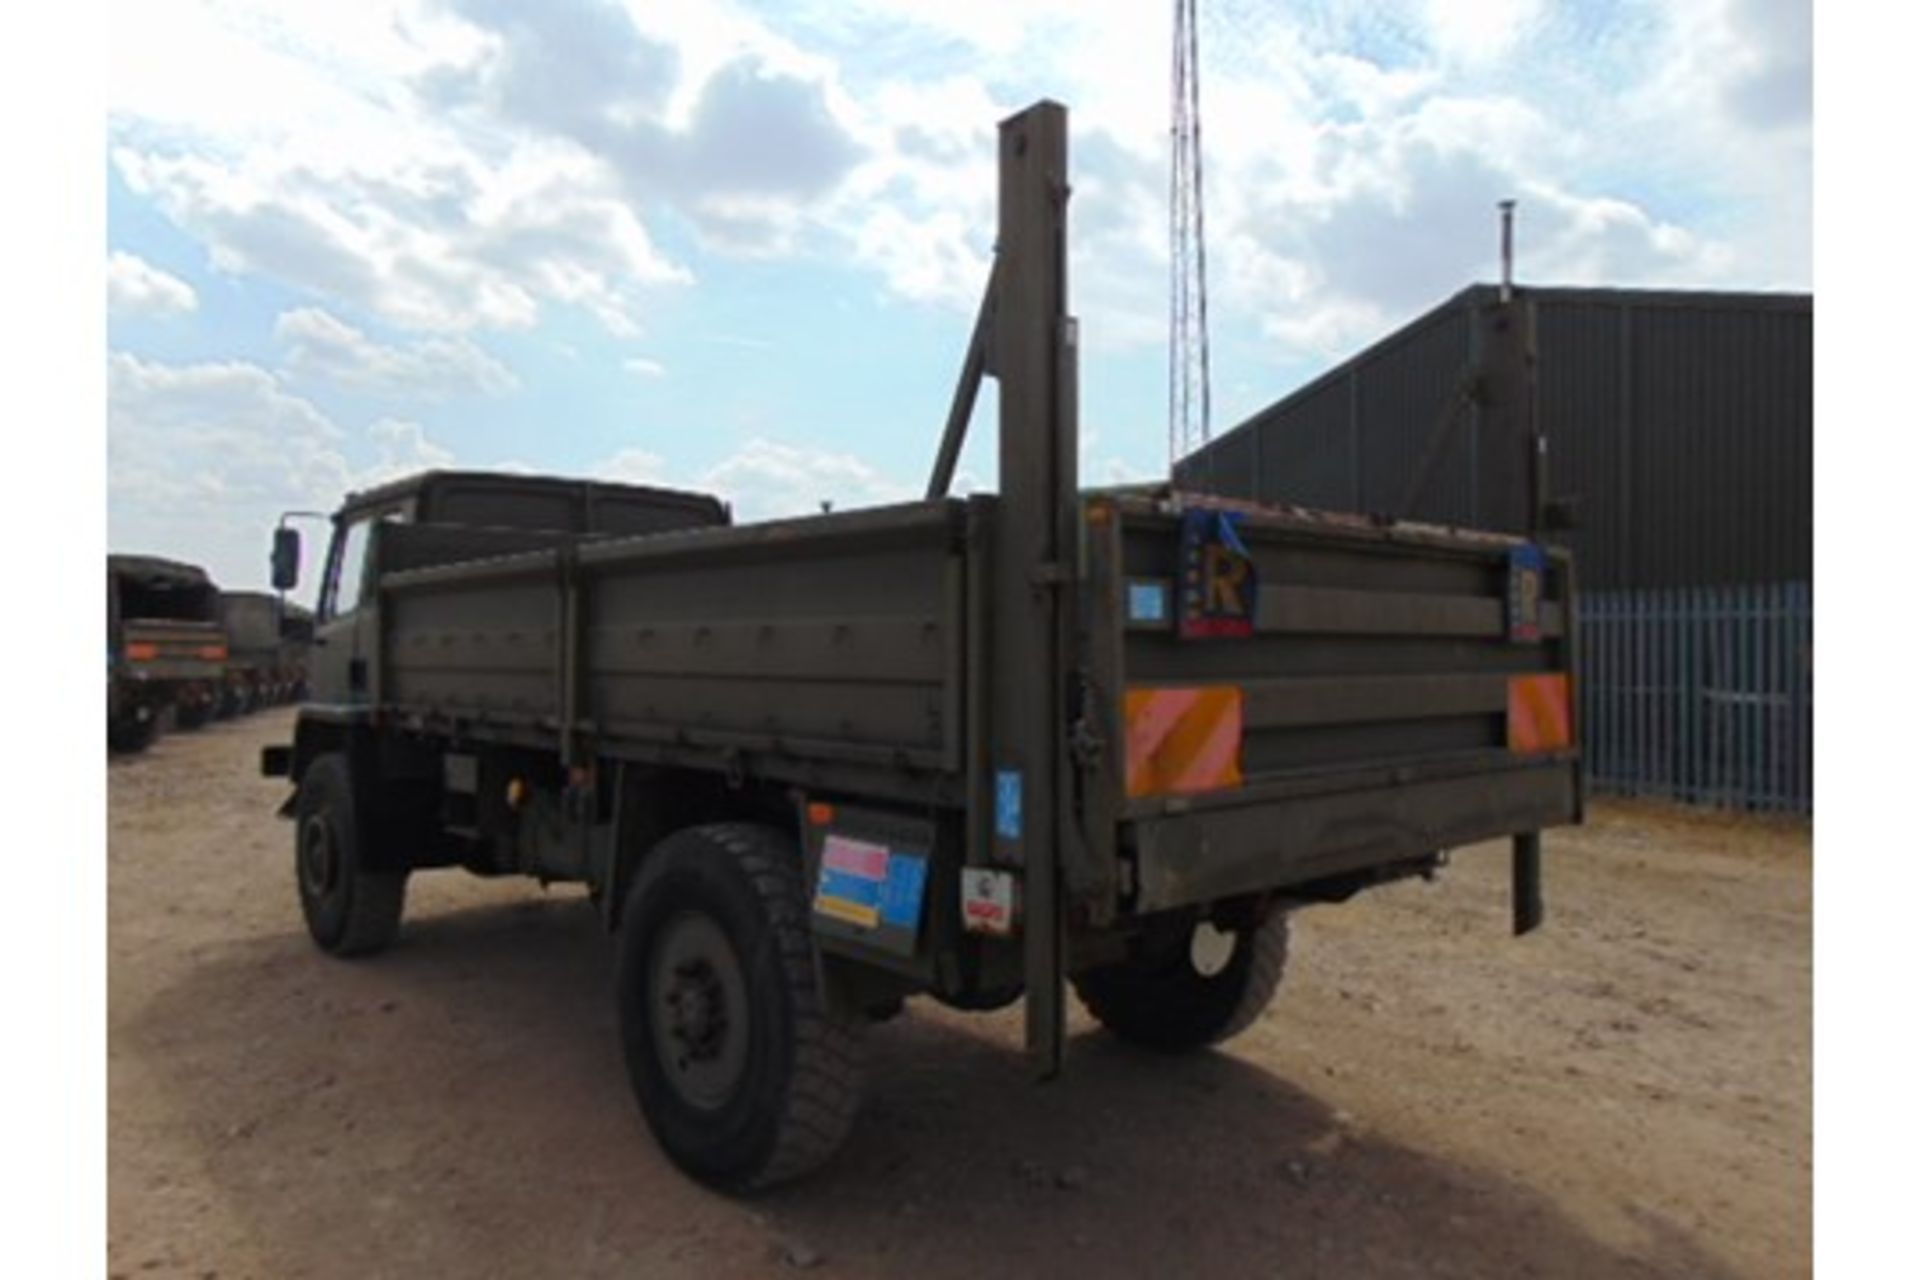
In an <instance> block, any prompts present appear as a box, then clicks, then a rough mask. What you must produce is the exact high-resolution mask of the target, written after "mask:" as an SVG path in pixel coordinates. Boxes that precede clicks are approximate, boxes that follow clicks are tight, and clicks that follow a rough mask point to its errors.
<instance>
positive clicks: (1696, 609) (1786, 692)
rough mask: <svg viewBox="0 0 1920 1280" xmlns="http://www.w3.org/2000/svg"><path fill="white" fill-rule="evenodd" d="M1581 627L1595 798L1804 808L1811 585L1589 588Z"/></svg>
mask: <svg viewBox="0 0 1920 1280" xmlns="http://www.w3.org/2000/svg"><path fill="white" fill-rule="evenodd" d="M1580 621H1581V633H1580V644H1581V655H1580V668H1581V669H1580V672H1579V688H1580V715H1581V738H1582V740H1583V745H1584V746H1585V749H1586V758H1587V768H1588V777H1589V779H1590V780H1591V782H1592V783H1593V786H1594V788H1595V789H1596V790H1603V791H1613V792H1619V793H1623V794H1626V795H1638V796H1659V797H1663V798H1665V799H1670V800H1679V801H1683V802H1686V803H1689V804H1707V805H1715V806H1719V807H1723V808H1737V809H1769V810H1779V811H1784V812H1791V813H1812V812H1813V588H1812V585H1811V584H1809V583H1804V582H1790V583H1773V584H1768V585H1763V586H1741V587H1707V588H1700V589H1677V590H1661V591H1607V592H1595V593H1592V594H1588V595H1584V596H1582V597H1581V602H1580Z"/></svg>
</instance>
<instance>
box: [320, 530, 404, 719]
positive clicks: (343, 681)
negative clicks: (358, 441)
mask: <svg viewBox="0 0 1920 1280" xmlns="http://www.w3.org/2000/svg"><path fill="white" fill-rule="evenodd" d="M406 517H407V512H406V510H405V509H404V508H402V507H391V508H387V509H384V510H369V511H359V512H355V513H353V514H352V515H350V516H343V517H341V518H340V520H339V521H338V522H337V523H336V524H335V526H334V535H333V546H332V549H331V550H330V551H329V553H328V556H327V572H326V578H325V580H324V581H323V582H322V584H321V588H320V601H319V610H318V612H317V614H316V615H315V621H314V629H313V648H312V650H311V652H310V653H309V656H308V661H307V669H308V672H309V677H308V681H309V686H310V688H309V692H308V700H309V701H311V702H316V703H320V704H323V705H333V706H359V705H364V704H365V703H367V702H369V701H371V700H372V672H371V670H370V667H371V664H372V661H373V655H374V652H375V649H376V647H377V646H378V643H379V634H378V631H379V625H380V620H379V610H378V609H377V608H376V607H375V605H376V603H377V599H378V594H379V592H378V585H377V584H376V582H375V581H374V578H375V575H374V566H373V529H374V526H375V525H377V524H381V523H393V522H399V521H403V520H405V519H406Z"/></svg>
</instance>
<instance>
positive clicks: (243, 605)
mask: <svg viewBox="0 0 1920 1280" xmlns="http://www.w3.org/2000/svg"><path fill="white" fill-rule="evenodd" d="M220 625H221V629H222V630H223V631H224V632H225V634H226V640H227V664H226V670H225V672H224V674H223V676H222V679H221V687H220V704H219V714H221V715H244V714H246V713H247V712H249V711H257V710H259V709H261V708H263V707H271V706H278V705H279V704H281V703H283V702H291V701H293V700H294V699H295V698H297V697H299V696H300V691H301V687H302V685H303V684H304V683H305V671H306V661H307V645H308V642H309V638H310V637H311V634H312V620H311V617H310V616H309V615H308V613H307V610H305V609H302V608H301V607H300V606H298V605H292V604H288V603H286V602H285V601H283V600H281V599H280V598H278V597H277V596H274V595H271V594H269V593H267V592H265V591H223V592H221V593H220Z"/></svg>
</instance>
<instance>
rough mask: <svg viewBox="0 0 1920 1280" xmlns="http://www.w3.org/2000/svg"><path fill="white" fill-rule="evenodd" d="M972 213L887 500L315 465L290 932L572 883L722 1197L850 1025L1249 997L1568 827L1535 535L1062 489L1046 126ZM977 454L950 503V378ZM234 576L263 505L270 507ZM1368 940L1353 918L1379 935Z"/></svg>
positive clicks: (1199, 1039) (1048, 1056)
mask: <svg viewBox="0 0 1920 1280" xmlns="http://www.w3.org/2000/svg"><path fill="white" fill-rule="evenodd" d="M1000 166H1001V191H1000V220H999V222H1000V225H999V235H998V240H997V248H996V261H995V264H994V268H993V272H992V276H991V280H990V283H989V286H988V290H987V296H986V300H985V304H984V305H983V307H982V309H981V314H980V318H979V320H978V322H977V323H976V326H975V330H974V335H973V339H972V341H971V342H970V344H969V347H968V351H967V355H966V359H965V361H964V363H963V372H962V377H961V380H960V385H959V387H958V389H957V391H956V394H955V397H954V400H953V403H952V406H951V408H950V410H949V414H948V419H947V430H946V432H945V434H944V436H943V437H942V441H941V446H940V449H939V450H938V454H937V460H936V463H935V466H934V475H933V478H932V480H931V482H930V484H929V486H928V493H927V496H926V498H925V499H924V500H921V501H914V502H906V503H902V504H899V505H894V506H887V507H880V508H875V509H870V510H861V511H845V512H837V513H828V514H821V515H817V516H809V517H804V518H797V519H784V520H775V521H770V522H767V523H760V524H746V525H735V524H732V523H731V522H730V521H729V519H728V517H727V512H726V509H725V508H724V507H723V505H722V504H721V503H720V502H719V501H718V500H717V499H715V498H712V497H709V496H705V495H700V494H690V493H680V492H671V491H666V490H656V489H640V488H633V487H627V486H611V485H599V484H593V483H584V482H581V483H568V482H561V481H557V480H552V479H535V478H521V477H506V476H499V477H488V476H483V475H475V474H444V473H443V474H429V475H427V476H423V477H419V478H417V479H414V480H410V481H407V482H403V483H398V484H394V485H390V486H387V487H385V488H383V489H380V490H376V491H374V492H371V493H364V494H359V495H355V496H352V497H350V498H349V499H348V500H347V501H346V503H345V505H344V506H343V507H342V508H341V510H340V512H339V514H338V516H337V517H336V519H335V523H334V530H333V535H332V543H331V546H330V548H329V550H328V552H327V556H326V561H325V567H324V569H323V570H322V575H323V576H322V581H321V587H320V594H319V609H318V622H317V626H316V634H315V639H314V644H315V649H314V654H315V660H314V663H313V670H312V685H313V687H312V689H311V691H310V701H309V702H308V703H307V704H305V705H304V706H303V707H302V709H301V712H300V715H299V717H298V719H297V723H296V726H295V730H294V738H293V741H292V742H291V743H290V744H284V745H278V746H274V747H270V748H268V749H267V751H266V752H265V755H264V758H263V761H262V767H263V770H264V771H265V772H266V773H267V774H269V775H272V776H284V777H288V778H290V779H292V781H293V784H294V790H293V792H292V794H291V795H290V796H289V798H288V799H287V801H286V803H285V805H284V806H283V808H282V810H281V812H282V813H283V814H284V815H285V816H287V817H290V818H292V819H293V830H294V840H293V846H294V847H293V853H294V857H293V871H294V875H293V879H294V882H295V888H296V890H297V893H298V898H299V902H300V906H301V910H302V912H303V915H304V918H305V922H306V926H307V929H308V931H309V933H310V934H311V936H312V938H313V940H314V942H315V943H317V944H318V946H319V947H320V948H321V949H323V950H324V951H327V952H330V953H333V954H334V955H337V956H360V955H367V954H371V953H375V952H378V951H380V950H381V949H382V948H384V947H386V946H388V945H389V944H390V943H392V942H393V941H394V940H395V938H396V936H397V934H398V932H399V928H400V921H401V916H402V909H403V903H404V900H405V897H406V889H407V884H408V878H409V876H411V875H413V874H415V873H417V872H421V871H424V870H426V869H429V868H441V867H460V868H465V869H466V870H468V871H471V872H474V873H477V874H480V875H489V876H491V875H502V874H519V875H526V876H532V877H536V878H538V879H539V880H541V881H542V882H567V883H575V884H580V885H584V886H585V887H586V891H587V893H588V895H589V896H590V898H591V901H592V902H593V903H594V904H595V908H596V911H597V913H598V916H599V918H600V920H601V921H603V922H604V924H605V926H606V927H607V928H609V929H612V930H616V931H617V936H618V949H617V950H618V966H617V970H618V971H617V976H616V980H615V988H616V990H615V1001H616V1005H617V1010H618V1019H619V1026H620V1034H621V1038H622V1043H623V1047H624V1054H625V1059H626V1066H627V1070H628V1073H629V1075H630V1078H631V1081H632V1085H633V1089H634V1092H635V1094H636V1096H637V1098H638V1101H639V1104H640V1108H641V1110H642V1112H643V1114H644V1115H645V1117H646V1119H647V1122H648V1124H649V1126H650V1128H651V1129H652V1132H653V1134H654V1135H655V1137H656V1138H657V1140H658V1142H659V1144H660V1145H661V1147H662V1148H663V1149H664V1150H665V1152H666V1153H667V1155H668V1156H669V1157H670V1158H671V1159H672V1160H674V1161H675V1162H676V1163H677V1164H678V1165H679V1166H680V1167H681V1168H682V1169H683V1170H685V1171H686V1172H688V1173H689V1174H691V1175H692V1176H694V1177H696V1178H698V1179H701V1180H703V1181H705V1182H708V1183H710V1184H713V1185H716V1186H719V1187H722V1188H726V1189H734V1190H738V1189H747V1188H754V1187H761V1186H765V1185H768V1184H771V1183H776V1182H779V1181H781V1180H783V1179H788V1178H792V1177H795V1176H797V1175H799V1174H802V1173H804V1172H806V1171H807V1170H809V1169H811V1168H813V1167H814V1166H816V1165H818V1164H819V1163H820V1162H822V1161H823V1160H825V1159H826V1158H827V1157H828V1156H829V1155H830V1154H831V1153H832V1152H833V1151H834V1150H835V1148H836V1147H838V1146H839V1145H840V1143H841V1141H842V1139H843V1138H844V1137H845V1136H846V1134H847V1132H848V1130H849V1126H850V1125H851V1123H852V1121H853V1117H854V1113H855V1110H856V1106H857V1102H858V1098H859V1095H860V1085H861V1079H862V1072H863V1049H862V1043H863V1035H862V1032H863V1029H864V1027H865V1026H866V1025H867V1024H868V1023H869V1022H870V1021H872V1020H874V1019H877V1018H883V1017H887V1016H890V1015H891V1014H893V1013H894V1012H897V1011H898V1009H899V1008H900V1005H901V1002H902V1001H903V1000H904V999H906V998H908V997H912V996H925V997H931V998H932V999H935V1000H938V1001H941V1002H944V1003H946V1004H948V1005H952V1006H955V1007H958V1008H962V1009H978V1010H984V1009H994V1008H999V1007H1002V1006H1006V1005H1009V1004H1011V1003H1013V1002H1015V1001H1018V1000H1021V999H1023V998H1024V1000H1025V1012H1024V1023H1025V1033H1026V1045H1027V1052H1028V1054H1029V1055H1030V1057H1031V1059H1032V1063H1033V1065H1034V1068H1035V1071H1036V1074H1038V1075H1039V1076H1042V1077H1051V1076H1053V1075H1055V1074H1057V1073H1058V1072H1059V1071H1060V1069H1061V1066H1062V1062H1063V1057H1064V1051H1065V1047H1066V1045H1065V1035H1064V1026H1065V1021H1064V1010H1065V1000H1066V991H1067V988H1068V987H1069V986H1071V987H1072V988H1073V989H1074V991H1075V992H1077V994H1078V996H1079V998H1080V999H1081V1001H1082V1002H1083V1003H1084V1004H1085V1006H1086V1007H1087V1008H1088V1009H1089V1010H1090V1011H1091V1012H1092V1014H1093V1016H1094V1017H1095V1018H1096V1019H1097V1020H1098V1021H1099V1022H1100V1023H1101V1024H1102V1025H1103V1026H1104V1027H1105V1028H1106V1029H1107V1030H1108V1031H1109V1032H1111V1033H1113V1034H1115V1035H1117V1036H1120V1037H1123V1038H1125V1039H1128V1040H1131V1041H1135V1042H1138V1043H1140V1044H1144V1045H1148V1046H1152V1047H1153V1048H1155V1049H1160V1050H1166V1051H1169V1052H1173V1051H1182V1050H1193V1049H1197V1048H1200V1047H1202V1046H1206V1045H1211V1044H1216V1043H1218V1042H1220V1041H1222V1040H1224V1039H1226V1038H1228V1037H1230V1036H1232V1035H1234V1034H1235V1033H1236V1032H1238V1031H1240V1030H1242V1029H1244V1028H1245V1027H1247V1026H1248V1025H1249V1024H1250V1023H1251V1022H1252V1021H1253V1020H1254V1019H1255V1018H1257V1017H1258V1016H1259V1015H1260V1013H1261V1011H1262V1009H1263V1008H1264V1007H1265V1006H1266V1004H1267V1002H1268V1000H1269V998H1270V997H1271V996H1272V995H1273V993H1274V991H1275V989H1276V987H1277V985H1278V984H1279V982H1280V979H1281V975H1282V970H1283V967H1284V963H1285V959H1286V953H1287V941H1288V927H1289V922H1290V920H1291V918H1292V914H1293V912H1295V911H1296V910H1298V909H1301V908H1304V907H1307V906H1309V905H1312V904H1318V903H1335V902H1341V901H1344V900H1346V899H1348V898H1350V897H1352V896H1353V895H1354V894H1356V893H1359V892H1362V891H1364V890H1366V889H1369V888H1371V887H1373V886H1377V885H1381V884H1386V883H1390V882H1393V881H1398V880H1402V879H1404V878H1407V877H1413V876H1431V875H1433V874H1434V873H1435V872H1436V871H1437V870H1438V869H1439V868H1440V867H1442V866H1443V865H1444V863H1445V860H1446V858H1447V855H1448V851H1449V850H1451V849H1453V848H1455V847H1458V846H1463V845H1468V844H1473V843H1475V842H1478V841H1484V840H1488V839H1491V838H1496V837H1501V838H1511V840H1512V844H1513V875H1514V888H1515V910H1514V927H1515V930H1516V931H1517V932H1525V931H1527V930H1530V929H1532V928H1533V927H1534V926H1535V925H1537V924H1538V923H1539V922H1540V919H1541V901H1540V876H1539V871H1540V834H1539V833H1540V832H1541V831H1542V829H1544V828H1546V827H1549V826H1553V825H1556V824H1563V823H1568V822H1573V821H1577V820H1578V818H1579V816H1580V813H1581V807H1582V794H1583V792H1582V780H1581V772H1580V766H1579V753H1578V750H1577V746H1576V737H1575V732H1574V725H1573V721H1572V716H1573V710H1574V708H1573V703H1572V700H1571V699H1570V697H1569V696H1568V674H1567V673H1568V672H1569V671H1570V670H1571V669H1572V665H1573V648H1574V645H1575V642H1576V635H1577V628H1576V624H1575V616H1574V608H1573V602H1574V592H1573V576H1572V566H1571V564H1570V562H1569V560H1568V558H1567V557H1566V556H1565V555H1564V554H1562V553H1561V552H1558V551H1553V550H1548V549H1546V548H1543V547H1542V546H1540V545H1538V544H1536V543H1535V542H1533V541H1530V540H1527V539H1522V538H1514V537H1503V536H1495V535H1489V534H1480V533H1473V532H1467V531H1460V530H1453V529H1442V528H1433V527H1424V526H1416V525H1410V524H1404V523H1398V522H1394V521H1384V520H1378V521H1377V520H1371V519H1367V518H1364V517H1356V516H1336V515H1328V514H1323V513H1317V512H1311V511H1304V510H1298V509H1291V508H1284V509H1283V508H1270V507H1258V506H1252V505H1246V504H1238V505H1236V504H1226V503H1220V502H1217V501H1212V500H1207V499H1202V498H1198V497H1195V496H1191V495H1186V494H1182V493H1178V492H1175V491H1172V490H1170V489H1168V488H1165V487H1164V486H1162V487H1155V488H1152V489H1149V490H1145V491H1139V490H1136V491H1130V492H1102V491H1099V490H1091V491H1085V492H1083V491H1081V490H1080V489H1079V488H1078V485H1077V480H1076V476H1077V471H1078V467H1077V458H1076V452H1077V434H1078V433H1077V416H1076V399H1077V395H1076V387H1077V370H1076V348H1077V326H1076V323H1075V321H1074V319H1073V317H1072V316H1070V315H1069V314H1068V312H1067V309H1066V297H1067V294H1066V271H1065V268H1066V253H1065V243H1066V241H1065V232H1066V220H1065V213H1066V196H1067V187H1066V177H1067V169H1066V121H1065V113H1064V111H1063V110H1062V109H1061V108H1059V107H1058V106H1056V105H1054V104H1051V103H1042V104H1039V105H1037V106H1035V107H1033V108H1030V109H1028V110H1027V111H1025V112H1023V113H1021V114H1020V115H1017V116H1015V117H1013V118H1011V119H1009V120H1007V121H1006V122H1004V123H1003V124H1002V126H1001V129H1000ZM985 376H992V377H995V378H997V379H998V381H999V438H998V448H999V486H1000V487H999V491H998V492H997V493H993V494H984V493H976V494H974V495H972V496H970V497H967V498H965V499H957V498H953V497H950V496H947V493H946V490H947V488H948V486H949V483H950V481H951V478H952V474H953V468H954V464H955V461H956V460H957V458H958V456H959V451H960V446H961V439H962V435H963V433H964V431H965V429H966V424H967V421H968V419H969V418H970V416H971V412H972V406H973V402H974V399H975V394H976V392H977V389H978V386H979V382H980V379H981V378H983V377H985ZM274 550H275V568H276V583H277V585H281V586H283V587H284V586H289V585H291V583H292V581H293V580H294V578H295V577H296V576H297V574H296V569H297V564H298V558H299V540H298V534H297V533H296V532H295V531H293V530H290V529H289V530H283V531H281V532H279V533H278V534H276V544H275V549H274ZM1382 945H1391V944H1390V942H1388V941H1386V940H1383V942H1382Z"/></svg>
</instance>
